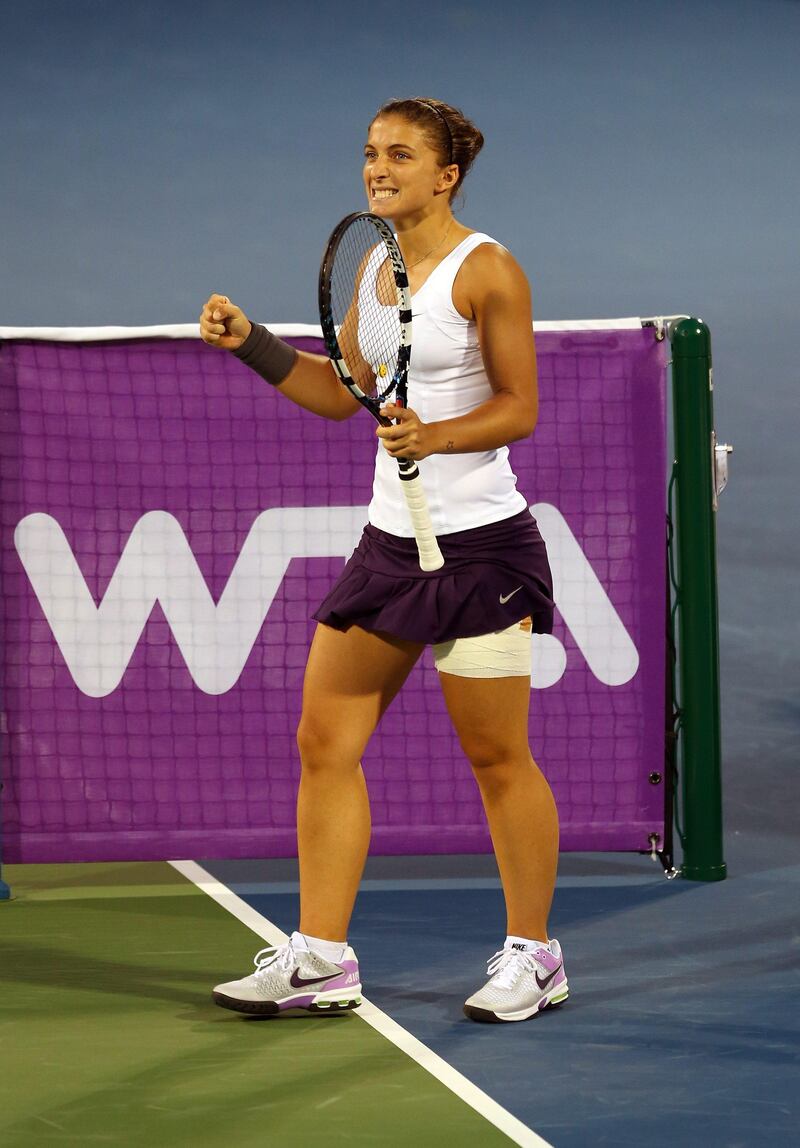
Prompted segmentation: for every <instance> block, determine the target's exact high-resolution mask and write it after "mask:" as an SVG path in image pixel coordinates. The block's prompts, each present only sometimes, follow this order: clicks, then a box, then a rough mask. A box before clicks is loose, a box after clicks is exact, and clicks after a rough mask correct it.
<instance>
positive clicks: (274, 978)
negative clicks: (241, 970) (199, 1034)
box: [213, 941, 361, 1016]
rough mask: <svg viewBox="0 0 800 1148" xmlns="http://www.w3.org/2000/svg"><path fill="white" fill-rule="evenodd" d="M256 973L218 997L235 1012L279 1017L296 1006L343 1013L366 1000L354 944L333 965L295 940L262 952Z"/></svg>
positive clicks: (216, 991)
mask: <svg viewBox="0 0 800 1148" xmlns="http://www.w3.org/2000/svg"><path fill="white" fill-rule="evenodd" d="M253 964H254V965H255V966H256V971H255V972H254V973H251V975H250V976H249V977H242V979H241V980H239V981H228V982H227V983H226V984H223V985H217V987H216V988H215V989H214V994H213V995H214V1000H215V1002H216V1003H217V1004H218V1005H220V1006H221V1007H222V1008H229V1009H233V1010H234V1011H235V1012H245V1013H258V1014H261V1015H262V1016H277V1015H278V1014H279V1013H284V1012H287V1011H288V1010H290V1009H292V1010H295V1009H301V1010H303V1011H304V1012H310V1013H339V1012H346V1011H347V1010H348V1009H353V1008H357V1007H358V1006H359V1005H360V1004H361V981H360V979H359V975H358V960H357V959H356V955H355V953H354V952H353V950H352V949H351V948H348V949H346V950H345V953H344V957H343V958H342V960H341V961H338V962H337V963H336V964H333V963H332V962H331V961H326V960H325V958H324V957H320V956H318V955H317V954H316V953H311V952H303V951H301V950H300V949H295V948H294V947H293V946H292V943H291V941H289V942H287V943H286V944H285V945H278V946H274V947H271V948H267V949H262V950H261V951H260V952H259V953H256V956H255V959H254V961H253Z"/></svg>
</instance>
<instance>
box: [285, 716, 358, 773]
mask: <svg viewBox="0 0 800 1148" xmlns="http://www.w3.org/2000/svg"><path fill="white" fill-rule="evenodd" d="M297 748H298V750H299V753H300V764H301V766H302V768H303V772H304V773H308V772H319V771H323V770H324V771H325V772H330V771H332V770H341V769H349V768H353V769H354V768H356V767H357V766H358V764H359V762H360V760H361V753H360V751H359V750H358V748H357V747H355V746H353V745H350V744H349V739H344V738H343V737H342V736H341V732H340V731H338V730H337V729H336V726H335V723H334V722H331V723H330V724H326V723H324V722H320V721H319V720H318V719H315V718H311V717H308V716H307V715H303V716H302V717H301V718H300V724H299V725H298V727H297Z"/></svg>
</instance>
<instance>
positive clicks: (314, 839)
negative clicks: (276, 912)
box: [297, 625, 424, 941]
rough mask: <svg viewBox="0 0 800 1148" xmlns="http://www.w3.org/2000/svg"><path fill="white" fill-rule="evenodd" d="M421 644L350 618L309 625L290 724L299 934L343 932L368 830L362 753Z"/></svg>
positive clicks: (330, 936)
mask: <svg viewBox="0 0 800 1148" xmlns="http://www.w3.org/2000/svg"><path fill="white" fill-rule="evenodd" d="M423 648H424V647H423V645H422V644H420V643H416V642H404V641H402V640H401V639H399V638H392V637H390V636H389V635H385V634H381V635H378V634H370V633H368V632H367V631H366V630H362V629H361V628H360V627H358V626H351V627H350V629H349V630H347V631H346V632H344V633H343V632H341V631H339V630H334V629H332V628H331V627H330V626H324V625H319V626H318V627H317V630H316V633H315V635H314V640H313V642H312V644H311V651H310V653H309V656H308V664H307V666H306V675H305V681H304V684H303V714H302V717H301V719H300V725H299V728H298V731H297V744H298V746H299V749H300V759H301V762H302V774H301V778H300V790H299V793H298V798H297V842H298V854H299V861H300V931H301V932H302V933H308V934H309V935H310V936H312V937H320V938H322V939H324V940H327V941H345V940H346V939H347V928H348V925H349V923H350V916H351V914H352V912H353V904H354V902H355V899H356V893H357V891H358V884H359V881H360V880H361V874H362V872H363V869H364V863H365V861H366V858H367V850H368V848H369V838H370V814H369V801H368V798H367V786H366V782H365V780H364V774H363V772H362V769H361V755H362V753H363V752H364V749H365V747H366V745H367V742H368V741H369V738H370V736H371V734H372V731H373V730H374V729H375V726H376V725H377V724H378V721H379V720H380V718H381V716H382V714H383V713H384V711H385V710H386V708H387V706H388V705H389V703H390V702H391V700H392V698H393V697H394V696H395V694H396V693H397V691H398V690H399V689H400V687H401V686H402V684H403V682H404V681H405V680H406V678H407V677H408V675H409V673H410V672H411V670H412V668H413V666H414V663H415V662H416V660H417V658H418V657H419V655H420V654H421V652H422V650H423Z"/></svg>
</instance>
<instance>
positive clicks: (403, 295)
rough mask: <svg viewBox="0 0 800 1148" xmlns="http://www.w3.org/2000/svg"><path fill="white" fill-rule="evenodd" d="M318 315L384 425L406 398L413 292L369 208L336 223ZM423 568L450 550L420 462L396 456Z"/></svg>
mask: <svg viewBox="0 0 800 1148" xmlns="http://www.w3.org/2000/svg"><path fill="white" fill-rule="evenodd" d="M319 315H320V321H321V323H322V335H323V338H324V340H325V349H326V350H327V352H328V354H329V355H330V358H331V362H332V363H333V366H334V369H335V371H336V373H337V375H338V376H339V378H340V380H341V381H342V383H344V385H345V386H346V387H347V389H348V391H349V392H350V394H351V395H353V397H354V398H356V399H358V401H359V402H360V403H361V405H362V406H363V407H366V408H367V410H368V411H369V412H370V414H371V415H372V416H373V418H375V419H377V421H378V422H379V423H380V424H381V426H385V427H388V426H391V425H392V423H391V420H390V419H387V418H386V417H385V416H384V415H382V414H381V413H380V408H381V406H382V405H383V403H385V402H386V401H387V399H389V398H391V399H392V401H393V402H395V403H396V404H397V405H398V406H402V407H404V406H405V405H406V393H407V389H408V367H409V363H410V361H411V293H410V291H409V289H408V274H407V272H406V266H405V263H404V262H403V256H402V253H401V251H400V248H399V247H398V246H397V242H396V240H395V237H394V235H393V234H392V230H391V228H390V227H389V226H388V225H387V224H386V223H384V221H383V220H382V219H379V218H378V216H377V215H372V213H371V212H369V211H358V212H355V213H354V214H353V215H348V216H347V217H346V218H345V219H343V220H342V221H341V223H339V224H337V226H336V227H335V228H334V231H333V234H332V235H331V237H330V239H329V240H328V246H327V249H326V251H325V255H324V256H323V259H322V266H321V267H320V272H319ZM397 465H398V468H399V471H400V479H401V482H402V487H403V492H404V493H405V497H406V502H407V503H408V511H409V514H410V515H411V526H412V528H413V530H414V537H415V538H416V540H417V549H418V551H419V564H420V567H421V568H422V569H423V570H438V569H439V568H440V567H441V566H443V565H444V558H443V557H442V552H441V550H440V549H439V544H438V542H437V541H436V535H435V534H434V532H433V524H432V522H431V516H430V512H429V510H428V502H427V499H426V498H425V491H424V489H423V487H422V479H421V478H420V476H419V468H418V467H417V464H416V463H415V462H414V461H413V459H410V458H400V459H398V460H397Z"/></svg>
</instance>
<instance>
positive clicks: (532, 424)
mask: <svg viewBox="0 0 800 1148" xmlns="http://www.w3.org/2000/svg"><path fill="white" fill-rule="evenodd" d="M538 421H539V412H538V410H535V409H534V410H522V411H520V412H519V415H518V417H517V418H516V419H515V422H514V429H515V433H514V437H513V438H512V439H511V440H510V441H511V442H521V441H522V440H523V439H526V438H530V436H531V435H532V434H533V432H534V430H535V429H536V424H537V422H538Z"/></svg>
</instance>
